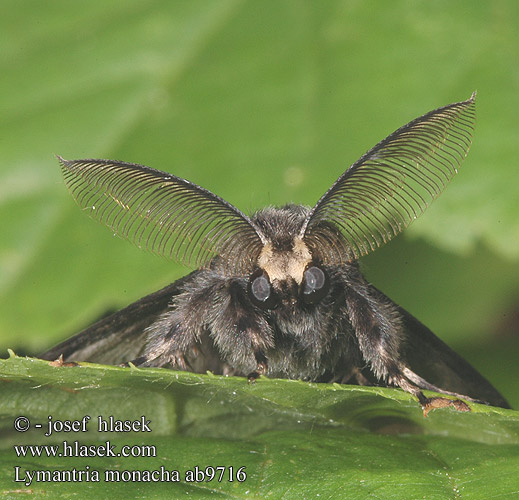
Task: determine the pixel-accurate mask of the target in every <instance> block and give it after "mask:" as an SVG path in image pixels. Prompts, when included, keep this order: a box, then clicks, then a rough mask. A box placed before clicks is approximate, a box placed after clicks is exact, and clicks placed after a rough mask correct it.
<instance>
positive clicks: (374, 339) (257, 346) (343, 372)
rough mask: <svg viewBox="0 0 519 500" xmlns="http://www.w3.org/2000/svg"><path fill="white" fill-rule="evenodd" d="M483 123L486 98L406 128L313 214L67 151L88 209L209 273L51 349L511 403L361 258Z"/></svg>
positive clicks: (349, 173)
mask: <svg viewBox="0 0 519 500" xmlns="http://www.w3.org/2000/svg"><path fill="white" fill-rule="evenodd" d="M474 122H475V94H473V95H472V96H471V97H470V99H468V100H466V101H463V102H457V103H454V104H450V105H448V106H445V107H442V108H438V109H436V110H434V111H431V112H429V113H427V114H425V115H423V116H421V117H419V118H416V119H415V120H413V121H411V122H410V123H408V124H407V125H404V126H403V127H401V128H399V129H398V130H396V131H395V132H393V133H392V134H391V135H389V136H388V137H387V138H385V139H384V140H382V141H381V142H379V143H378V144H377V145H376V146H375V147H374V148H372V149H371V150H369V151H368V152H367V153H366V154H364V155H363V156H362V157H361V158H360V159H359V160H357V161H356V162H355V163H354V164H353V165H351V167H350V168H348V169H347V170H346V171H345V172H344V173H343V174H342V175H341V176H340V177H339V178H338V179H337V181H336V182H335V183H334V184H333V185H332V186H331V187H330V189H328V191H327V192H326V193H325V194H324V195H323V196H322V197H321V199H320V200H319V201H318V202H317V203H316V205H315V206H314V207H313V208H309V207H306V206H301V205H293V204H290V205H286V206H283V207H281V208H277V207H267V208H264V209H262V210H259V211H257V212H256V213H254V214H253V215H252V216H250V217H248V216H247V215H245V214H244V213H242V212H241V211H240V210H238V209H237V208H236V207H234V206H233V205H231V204H230V203H227V202H226V201H225V200H223V199H221V198H219V197H218V196H216V195H214V194H213V193H211V192H210V191H208V190H206V189H204V188H202V187H200V186H197V185H196V184H193V183H191V182H189V181H186V180H184V179H181V178H179V177H176V176H174V175H171V174H168V173H165V172H160V171H158V170H154V169H152V168H149V167H145V166H142V165H135V164H131V163H124V162H118V161H109V160H77V161H68V160H64V159H63V158H59V161H60V162H61V166H62V170H63V174H64V177H65V181H66V184H67V186H68V188H69V190H70V191H71V193H72V195H73V196H74V198H75V199H76V201H77V203H78V204H79V206H80V207H81V208H82V209H83V210H85V211H87V212H88V213H89V214H90V215H91V216H92V217H94V218H95V219H97V220H99V221H100V222H102V223H103V224H106V225H107V226H108V227H110V228H111V229H112V231H113V232H114V233H116V234H118V235H119V236H122V237H124V238H127V239H129V240H131V241H133V242H134V243H136V244H137V246H139V247H145V248H146V249H148V250H150V251H151V252H154V253H156V254H160V255H163V256H167V257H170V258H173V259H177V260H180V261H183V262H184V263H186V264H188V265H194V266H195V267H196V268H197V270H196V271H194V272H192V273H191V274H189V275H187V276H185V277H184V278H181V279H179V280H178V281H175V282H174V283H172V284H170V285H169V286H167V287H165V288H163V289H162V290H159V291H158V292H155V293H153V294H151V295H148V296H146V297H144V298H142V299H140V300H138V301H137V302H135V303H133V304H131V305H129V306H128V307H126V308H125V309H123V310H121V311H119V312H116V313H115V314H113V315H111V316H109V317H107V318H104V319H102V320H100V321H98V322H97V323H95V324H94V325H92V326H90V327H89V328H87V329H86V330H84V331H83V332H81V333H79V334H77V335H76V336H74V337H72V338H70V339H69V340H66V341H65V342H63V343H61V344H59V345H58V346H56V347H54V348H53V349H51V350H50V351H48V352H46V353H45V354H43V356H42V357H43V358H44V359H50V360H52V359H56V358H58V356H60V355H63V358H64V359H65V360H74V361H92V362H98V363H107V364H120V363H125V362H132V363H133V364H134V365H137V366H143V367H146V366H158V367H170V368H173V369H178V370H190V371H194V372H200V373H205V372H206V371H207V370H210V371H212V372H213V373H215V374H225V375H241V376H247V377H248V378H249V380H254V379H255V378H257V377H258V376H260V375H263V374H265V375H268V376H271V377H282V378H292V379H302V380H311V381H321V382H334V381H335V382H340V383H347V382H350V383H358V384H378V385H396V386H399V387H401V388H402V389H404V390H405V391H408V392H410V393H412V394H414V395H416V396H417V397H418V399H419V400H420V401H421V402H422V404H428V402H430V400H427V399H426V398H425V397H424V396H423V394H422V392H421V390H422V389H428V390H433V391H437V392H441V393H444V394H447V395H452V396H456V397H460V398H463V399H467V400H472V401H480V402H485V403H487V404H491V405H495V406H502V407H507V406H508V404H507V402H506V400H505V399H504V398H503V396H501V394H499V392H498V391H497V390H496V389H495V388H494V387H493V386H492V385H491V384H490V383H489V382H488V381H487V380H486V379H485V378H484V377H482V376H481V375H480V374H479V373H478V372H477V371H476V370H475V369H474V368H472V367H471V366H470V365H469V364H468V363H467V362H466V361H465V360H463V359H462V358H461V357H460V356H459V355H457V354H456V353H455V352H454V351H452V350H451V349H450V348H449V347H448V346H447V345H446V344H444V343H443V342H442V341H441V340H440V339H438V338H437V337H436V336H435V335H434V334H433V333H432V332H431V331H430V330H429V329H428V328H427V327H426V326H424V325H423V324H422V323H420V322H419V321H418V320H417V319H416V318H414V317H413V316H411V315H410V314H409V313H408V312H407V311H405V310H404V309H403V308H401V307H400V306H398V305H397V304H395V303H394V302H393V301H391V300H390V299H389V298H388V297H386V296H385V295H384V294H383V293H382V292H380V291H379V290H378V289H377V288H375V287H374V286H373V285H372V284H370V283H368V282H367V281H366V279H365V278H364V276H363V275H362V274H361V272H360V270H359V265H358V262H357V260H358V259H359V258H360V257H361V256H363V255H366V254H368V253H369V252H372V251H373V250H375V249H376V248H377V247H379V246H381V245H382V244H384V243H386V242H387V241H389V240H390V239H391V238H392V237H393V236H395V235H396V234H398V233H400V231H402V230H403V229H404V228H405V227H407V226H408V225H409V224H410V223H411V222H412V221H413V220H414V219H416V218H417V217H418V216H419V215H420V214H421V213H422V212H423V211H424V210H425V209H426V207H427V206H428V205H429V204H430V203H431V201H432V200H434V199H435V198H436V197H437V196H438V195H439V194H440V192H441V191H442V190H443V189H444V187H445V186H446V184H447V183H448V182H449V181H450V180H451V178H452V177H453V176H454V174H455V173H456V172H457V168H458V167H459V165H460V164H461V162H462V160H463V159H464V158H465V156H466V154H467V152H468V150H469V147H470V144H471V137H472V131H473V128H474ZM438 399H445V398H438Z"/></svg>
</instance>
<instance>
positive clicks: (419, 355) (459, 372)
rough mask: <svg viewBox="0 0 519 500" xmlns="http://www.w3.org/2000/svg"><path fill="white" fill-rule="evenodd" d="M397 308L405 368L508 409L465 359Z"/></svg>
mask: <svg viewBox="0 0 519 500" xmlns="http://www.w3.org/2000/svg"><path fill="white" fill-rule="evenodd" d="M397 307H398V311H399V312H400V314H401V315H402V318H403V323H404V328H405V334H406V335H405V341H404V344H403V345H402V348H401V352H400V359H401V361H402V363H403V364H404V365H405V366H406V367H407V368H409V369H410V370H412V372H414V373H415V374H417V375H419V376H420V377H422V378H423V379H425V380H426V381H427V382H428V383H429V384H432V385H435V386H436V387H438V388H441V389H443V390H445V391H449V392H453V393H456V394H458V395H465V396H470V397H471V398H473V399H476V400H480V401H484V402H487V403H489V404H491V405H492V406H501V407H503V408H510V406H509V404H508V402H507V401H506V400H505V398H504V397H503V396H502V395H501V394H500V393H499V392H498V391H497V389H495V388H494V387H493V386H492V384H490V382H489V381H488V380H487V379H486V378H484V377H483V376H482V375H481V374H480V373H478V372H477V371H476V370H475V369H474V368H473V367H472V366H471V365H470V364H469V363H468V362H467V361H465V360H464V359H463V358H462V357H461V356H459V355H458V354H456V353H455V352H454V351H453V350H452V349H451V348H450V347H449V346H448V345H447V344H445V343H444V342H442V341H441V340H440V339H439V338H438V337H436V335H434V333H432V332H431V330H429V328H427V327H426V326H425V325H423V324H422V323H420V321H418V320H417V319H416V318H415V317H414V316H412V315H411V314H409V313H408V312H407V311H406V310H405V309H403V308H401V307H399V306H397ZM408 378H409V379H410V380H411V381H412V382H414V383H416V384H417V385H419V386H420V387H422V389H428V387H424V386H421V385H420V384H419V383H417V381H415V380H413V379H412V378H411V377H410V376H408ZM433 390H434V389H433Z"/></svg>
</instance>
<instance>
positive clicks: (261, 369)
mask: <svg viewBox="0 0 519 500" xmlns="http://www.w3.org/2000/svg"><path fill="white" fill-rule="evenodd" d="M254 357H255V359H256V363H257V366H256V370H254V371H253V372H251V373H249V374H248V375H247V379H248V381H249V384H251V383H254V382H256V380H257V379H258V378H260V377H261V375H265V374H266V373H267V371H268V363H267V358H266V357H265V355H264V354H263V353H262V352H261V351H258V352H256V353H254Z"/></svg>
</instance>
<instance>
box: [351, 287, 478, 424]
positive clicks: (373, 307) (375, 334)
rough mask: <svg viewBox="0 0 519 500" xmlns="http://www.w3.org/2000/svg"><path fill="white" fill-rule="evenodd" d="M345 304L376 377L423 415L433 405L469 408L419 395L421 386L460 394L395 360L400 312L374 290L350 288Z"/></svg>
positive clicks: (468, 408)
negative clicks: (412, 398)
mask: <svg viewBox="0 0 519 500" xmlns="http://www.w3.org/2000/svg"><path fill="white" fill-rule="evenodd" d="M346 307H347V309H348V314H349V317H350V321H351V324H352V326H353V328H354V330H355V334H356V336H357V341H358V344H359V347H360V350H361V352H362V356H363V357H364V359H365V361H366V362H367V363H368V364H369V366H370V368H371V369H372V371H373V373H374V374H375V376H376V377H377V378H378V379H381V380H387V382H388V383H389V384H393V385H396V386H398V387H400V388H401V389H403V390H404V391H406V392H409V393H410V394H413V395H414V396H416V398H417V399H418V401H419V402H420V404H421V405H422V409H423V412H424V416H427V413H429V411H430V410H432V409H434V408H443V407H446V406H451V407H454V408H455V409H457V410H458V411H470V407H469V406H468V405H467V403H465V402H464V401H462V400H461V399H455V400H453V399H449V398H443V397H433V398H427V397H426V396H425V395H424V394H423V392H422V390H421V389H428V390H433V391H436V392H443V393H444V394H449V395H451V396H454V397H456V398H459V397H460V395H459V394H454V393H447V392H446V391H444V390H442V389H440V388H439V387H435V386H433V385H432V384H429V383H428V382H427V381H425V380H424V379H422V378H421V377H419V376H418V375H416V374H415V373H414V372H412V371H411V370H409V369H407V368H405V367H404V366H403V365H402V363H401V362H400V360H399V347H400V344H401V343H402V338H403V334H402V324H401V319H400V315H399V314H398V312H397V310H396V309H395V307H394V306H393V305H392V304H391V303H389V302H387V301H385V300H384V298H383V297H382V296H381V295H380V294H378V293H376V292H374V293H372V294H371V293H370V291H369V289H361V290H359V291H354V290H352V289H350V290H348V291H347V293H346ZM413 382H414V383H413ZM415 384H416V385H415ZM467 399H470V398H467Z"/></svg>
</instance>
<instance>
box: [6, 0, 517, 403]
mask: <svg viewBox="0 0 519 500" xmlns="http://www.w3.org/2000/svg"><path fill="white" fill-rule="evenodd" d="M0 32H1V33H2V38H1V42H0V47H1V50H0V75H1V76H0V79H1V80H0V81H1V82H2V92H1V93H0V110H1V113H0V126H1V133H0V351H3V352H5V350H6V349H7V348H8V347H10V348H13V349H15V350H17V351H18V352H25V353H37V352H38V351H40V350H42V349H45V348H47V347H50V346H51V345H52V344H54V343H56V342H57V341H59V340H61V339H63V338H64V337H66V336H68V335H70V334H72V333H75V332H76V331H77V330H79V329H81V328H82V327H84V326H87V325H88V324H89V323H90V322H92V321H93V320H95V319H96V318H98V317H99V316H100V315H102V314H103V313H105V312H106V311H107V310H110V309H115V308H120V307H122V306H124V305H126V304H128V303H130V302H132V301H134V300H136V299H138V298H139V297H141V296H143V295H145V294H147V293H150V292H152V291H155V290H156V289H158V288H160V287H162V286H164V285H166V284H167V283H169V282H171V281H173V280H175V279H177V278H178V277H180V276H182V275H183V274H186V273H187V272H188V270H187V269H186V268H183V267H182V266H180V265H177V264H175V263H172V262H168V261H165V260H163V259H160V258H157V257H154V256H152V255H149V254H146V253H145V252H141V251H139V250H138V249H137V248H135V247H134V246H132V245H131V244H129V243H127V242H125V241H122V240H120V239H118V238H114V237H113V235H112V234H111V233H110V231H109V230H107V229H106V228H103V227H102V226H101V225H99V224H98V223H96V222H94V221H92V220H91V219H89V218H88V217H86V216H85V215H84V214H82V213H81V211H80V210H79V209H78V207H77V206H76V205H75V204H74V202H73V201H72V199H71V197H70V196H69V194H68V192H67V190H66V188H65V186H64V184H63V182H62V180H61V175H60V171H59V167H58V163H57V161H56V159H55V157H54V156H53V155H54V154H60V155H62V156H64V157H65V158H68V159H77V158H88V157H90V158H92V157H93V158H110V159H120V160H126V161H130V162H136V163H144V164H146V165H149V166H152V167H155V168H158V169H160V170H166V171H169V172H172V173H174V174H176V175H178V176H181V177H184V178H187V179H189V180H191V181H193V182H195V183H197V184H200V185H202V186H204V187H206V188H208V189H210V190H211V191H213V192H215V193H217V194H218V195H220V196H221V197H223V198H224V199H226V200H228V201H230V202H231V203H233V204H235V205H236V206H237V207H239V208H240V209H242V210H244V211H246V212H250V211H252V210H254V209H256V208H260V207H262V206H264V205H267V204H274V205H277V204H283V203H286V202H297V203H303V204H308V205H312V204H314V203H315V202H316V200H317V199H318V198H319V197H320V196H321V195H322V194H323V193H324V191H325V190H326V189H327V188H328V187H329V186H330V185H331V184H332V182H333V181H334V180H335V179H336V178H337V177H338V176H339V175H340V174H341V173H342V172H343V171H344V170H345V169H346V168H347V167H348V166H349V165H350V164H351V163H352V162H354V161H355V160H356V159H357V158H358V157H359V156H360V155H361V154H363V153H364V152H365V151H366V150H367V149H369V148H370V147H371V146H373V145H374V144H375V143H376V142H378V141H379V140H380V139H382V138H383V137H385V136H386V135H387V134H389V133H390V132H392V131H393V130H395V129H396V128H397V127H399V126H401V125H403V124H404V123H406V122H407V121H409V120H411V119H413V118H415V117H416V116H418V115H420V114H422V113H425V112H426V111H429V110H431V109H433V108H436V107H438V106H442V105H445V104H448V103H450V102H454V101H459V100H463V99H466V98H468V97H469V96H470V94H471V93H472V91H473V90H477V91H478V104H477V107H478V122H477V127H476V132H475V136H474V143H473V147H472V149H471V152H470V154H469V156H468V158H467V160H466V162H465V163H464V165H463V168H462V169H461V171H460V173H459V175H458V176H457V177H456V178H455V180H454V181H453V182H452V183H451V185H450V186H449V187H448V189H447V190H446V192H445V193H444V194H443V195H442V196H441V198H440V200H438V201H437V202H436V203H435V204H433V206H431V207H430V208H429V209H428V210H427V212H426V214H425V215H424V216H422V217H421V218H420V220H419V221H417V222H416V223H415V224H413V226H412V227H411V228H410V229H409V230H407V231H406V233H405V235H403V236H400V237H398V238H397V239H396V240H394V241H393V242H391V243H390V244H388V245H386V246H385V247H384V248H381V249H380V250H378V251H377V252H376V253H374V254H373V255H370V256H369V257H367V258H365V259H364V262H363V263H364V269H365V272H366V274H367V276H368V277H369V279H370V280H371V281H372V282H373V283H374V284H375V285H376V286H377V287H379V288H380V289H382V290H383V291H384V292H385V293H386V294H387V295H389V296H390V297H391V298H392V299H393V300H395V301H396V302H398V303H400V304H401V305H402V306H404V307H405V308H406V309H408V310H409V311H410V312H411V313H412V314H414V315H415V316H416V317H418V318H419V319H420V320H421V321H423V322H424V323H426V324H427V325H428V326H429V327H431V328H432V330H433V331H434V332H435V333H436V334H437V335H438V336H440V337H441V338H442V339H444V340H446V341H447V342H448V343H449V344H450V345H452V346H453V347H454V348H455V349H456V350H458V351H459V352H460V353H461V354H462V355H464V356H465V357H466V358H467V359H469V360H470V361H472V362H473V363H474V364H475V365H476V367H477V368H478V369H479V370H480V371H481V372H482V373H484V374H485V375H486V376H487V377H488V378H489V379H490V380H492V381H493V382H494V383H495V385H496V386H497V387H498V388H499V389H501V391H502V392H503V393H504V394H505V396H507V397H508V398H509V400H510V402H511V404H512V406H515V407H516V408H517V407H519V387H518V385H519V384H517V383H516V380H517V379H518V376H519V368H518V363H517V356H518V353H519V335H518V334H519V180H518V170H517V157H518V154H517V153H518V151H519V144H518V137H519V115H518V113H517V111H518V104H519V97H518V95H519V3H517V2H516V1H514V0H509V1H504V0H501V1H499V0H494V1H492V2H477V3H476V2H473V1H471V0H464V1H457V2H451V1H449V0H445V1H435V2H429V1H426V0H423V1H414V0H413V1H411V0H409V1H405V0H396V1H393V2H383V1H353V0H352V1H332V0H330V1H324V2H323V1H303V0H299V1H296V0H294V1H288V0H270V1H261V2H257V1H253V0H243V1H242V0H214V1H210V0H204V1H190V2H183V1H176V2H172V1H165V0H162V1H160V0H155V1H152V0H149V1H142V0H139V1H133V0H126V1H124V2H110V3H107V2H102V1H92V0H89V1H86V2H81V3H75V2H66V1H53V0H50V1H46V2H39V1H36V0H33V1H24V2H17V1H14V0H4V2H3V4H2V16H0Z"/></svg>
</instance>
